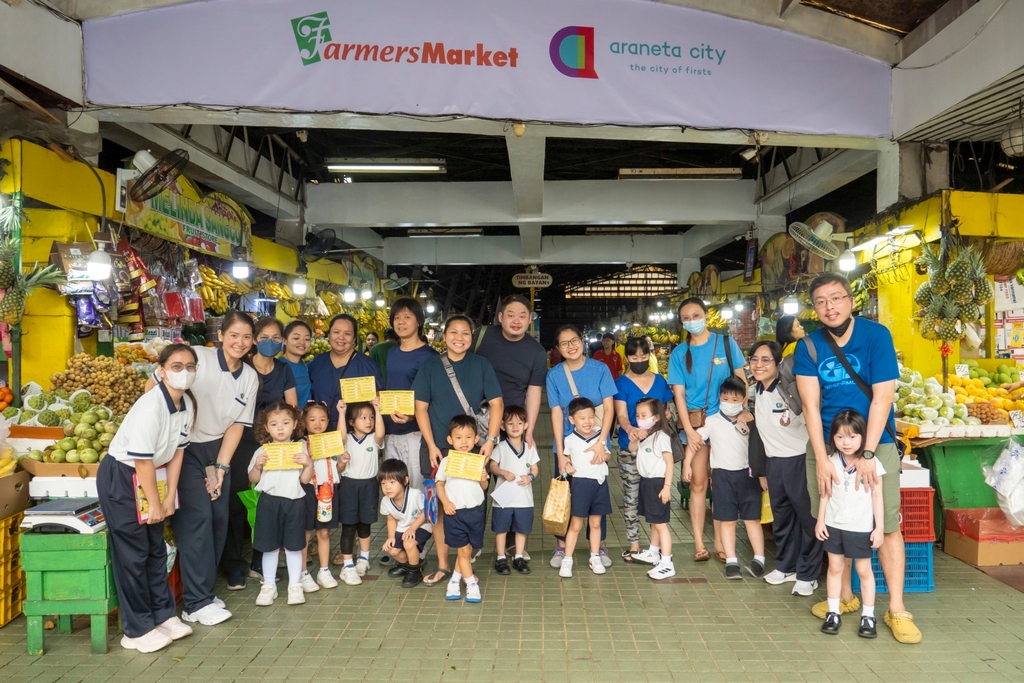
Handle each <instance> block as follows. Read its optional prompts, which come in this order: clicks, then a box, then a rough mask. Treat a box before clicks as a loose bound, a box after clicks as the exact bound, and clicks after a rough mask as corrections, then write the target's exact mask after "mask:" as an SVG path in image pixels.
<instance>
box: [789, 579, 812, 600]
mask: <svg viewBox="0 0 1024 683" xmlns="http://www.w3.org/2000/svg"><path fill="white" fill-rule="evenodd" d="M817 588H818V582H817V581H797V582H796V583H795V584H793V595H802V596H803V597H805V598H806V597H808V596H810V595H814V591H815V590H817Z"/></svg>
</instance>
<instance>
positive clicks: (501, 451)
mask: <svg viewBox="0 0 1024 683" xmlns="http://www.w3.org/2000/svg"><path fill="white" fill-rule="evenodd" d="M526 421H527V417H526V409H525V408H523V407H522V406H506V407H505V412H504V413H503V414H502V417H501V425H502V430H503V431H504V432H505V439H504V440H503V441H502V442H501V443H500V444H498V447H497V448H495V449H494V452H493V453H492V454H491V461H490V463H488V465H489V467H490V470H491V474H493V475H495V476H497V477H498V479H499V480H500V482H501V483H500V484H498V487H497V488H495V491H497V490H498V488H503V487H506V486H508V487H515V488H516V489H517V490H516V492H515V498H514V499H513V500H512V501H510V502H508V504H506V505H498V503H497V500H495V503H494V508H493V509H492V510H491V531H493V532H494V541H495V545H496V546H497V549H498V550H497V552H498V556H497V557H496V558H495V560H494V570H495V571H496V572H498V574H500V575H502V576H508V575H509V574H511V573H512V570H511V569H509V566H508V564H509V563H508V559H507V558H506V557H505V548H507V547H508V546H507V545H506V544H505V539H506V538H507V537H508V534H509V533H510V532H511V533H513V534H515V539H516V540H515V548H516V555H515V558H514V559H513V560H512V568H514V569H515V570H516V571H517V572H519V573H520V574H529V573H530V565H529V564H528V563H527V561H526V559H525V558H524V556H523V553H525V552H526V537H527V536H528V535H529V533H530V531H531V530H532V529H533V480H534V479H536V478H537V475H538V474H540V468H538V467H537V463H539V462H540V456H539V455H537V449H536V448H534V447H531V446H528V445H527V444H526V441H525V440H524V439H523V434H524V433H525V432H526Z"/></svg>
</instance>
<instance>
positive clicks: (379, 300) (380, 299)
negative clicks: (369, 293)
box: [373, 292, 387, 308]
mask: <svg viewBox="0 0 1024 683" xmlns="http://www.w3.org/2000/svg"><path fill="white" fill-rule="evenodd" d="M373 303H375V304H377V308H384V304H386V303H387V301H385V300H384V295H383V294H381V293H380V292H377V293H376V294H375V295H374V301H373Z"/></svg>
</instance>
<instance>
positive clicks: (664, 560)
mask: <svg viewBox="0 0 1024 683" xmlns="http://www.w3.org/2000/svg"><path fill="white" fill-rule="evenodd" d="M658 564H663V565H665V566H666V567H671V566H672V556H671V555H662V556H661V561H660V562H658Z"/></svg>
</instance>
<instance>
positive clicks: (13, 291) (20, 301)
mask: <svg viewBox="0 0 1024 683" xmlns="http://www.w3.org/2000/svg"><path fill="white" fill-rule="evenodd" d="M2 248H4V247H3V246H0V249H2ZM8 265H9V264H8ZM0 276H6V272H5V269H4V268H2V267H0ZM10 279H11V283H10V286H9V287H6V288H5V289H6V290H7V291H6V292H5V293H4V296H3V299H0V322H5V323H7V324H8V325H12V326H13V325H17V324H18V323H20V322H21V316H22V314H24V312H25V298H26V297H27V296H28V295H29V293H30V292H31V291H32V290H33V289H36V288H37V287H45V286H47V285H63V284H66V282H67V278H66V277H65V276H64V273H63V272H61V270H60V267H59V266H55V265H50V266H46V267H45V268H40V267H39V264H38V263H37V264H36V267H35V268H34V269H33V270H32V272H30V273H15V272H13V269H12V271H11V278H10Z"/></svg>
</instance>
